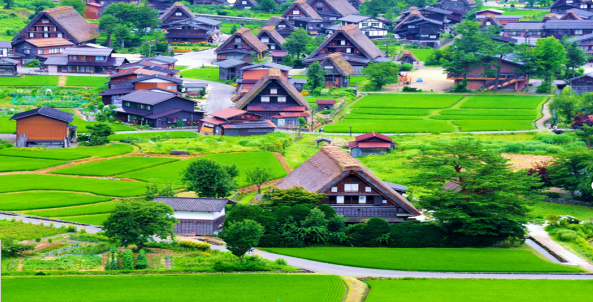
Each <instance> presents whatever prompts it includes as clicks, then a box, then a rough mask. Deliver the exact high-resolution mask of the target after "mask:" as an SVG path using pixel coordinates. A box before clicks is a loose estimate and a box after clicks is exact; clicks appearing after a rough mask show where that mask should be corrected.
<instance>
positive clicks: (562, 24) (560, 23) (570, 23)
mask: <svg viewBox="0 0 593 302" xmlns="http://www.w3.org/2000/svg"><path fill="white" fill-rule="evenodd" d="M544 29H593V20H550V21H547V22H546V23H544Z"/></svg>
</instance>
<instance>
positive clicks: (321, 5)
mask: <svg viewBox="0 0 593 302" xmlns="http://www.w3.org/2000/svg"><path fill="white" fill-rule="evenodd" d="M315 5H316V6H317V7H323V3H321V2H317V3H316V4H315Z"/></svg>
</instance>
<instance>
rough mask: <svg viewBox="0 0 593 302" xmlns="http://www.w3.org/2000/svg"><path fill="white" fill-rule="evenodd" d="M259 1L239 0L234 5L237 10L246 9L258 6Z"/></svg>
mask: <svg viewBox="0 0 593 302" xmlns="http://www.w3.org/2000/svg"><path fill="white" fill-rule="evenodd" d="M257 5H258V4H257V1H255V0H237V1H236V2H235V5H233V6H234V7H235V9H237V10H244V9H251V8H252V7H256V6H257Z"/></svg>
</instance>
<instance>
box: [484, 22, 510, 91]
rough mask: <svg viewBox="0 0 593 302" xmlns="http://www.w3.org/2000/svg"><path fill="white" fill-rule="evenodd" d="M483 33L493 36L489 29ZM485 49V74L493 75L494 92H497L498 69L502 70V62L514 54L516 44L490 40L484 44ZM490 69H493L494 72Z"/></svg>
mask: <svg viewBox="0 0 593 302" xmlns="http://www.w3.org/2000/svg"><path fill="white" fill-rule="evenodd" d="M485 32H487V33H489V35H490V36H491V37H493V36H494V34H493V33H492V32H491V30H490V29H487V30H486V31H485ZM485 46H486V47H485V48H484V50H483V53H484V54H485V55H484V56H485V58H484V59H485V65H486V68H487V71H486V74H487V75H490V74H489V73H491V74H493V75H494V77H495V79H494V89H493V90H494V91H497V90H498V85H499V82H500V69H501V68H502V61H503V59H505V57H507V56H508V55H510V54H512V53H514V52H515V49H516V44H515V43H501V42H498V41H495V40H490V41H489V42H487V43H485ZM490 68H494V72H490V71H492V70H491V69H490Z"/></svg>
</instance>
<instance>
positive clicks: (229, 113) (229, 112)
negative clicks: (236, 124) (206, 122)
mask: <svg viewBox="0 0 593 302" xmlns="http://www.w3.org/2000/svg"><path fill="white" fill-rule="evenodd" d="M243 113H247V111H245V110H241V109H237V108H227V109H222V110H218V111H216V112H214V113H210V115H212V116H215V117H218V118H222V119H225V120H226V119H228V118H231V117H234V116H237V115H241V114H243Z"/></svg>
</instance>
